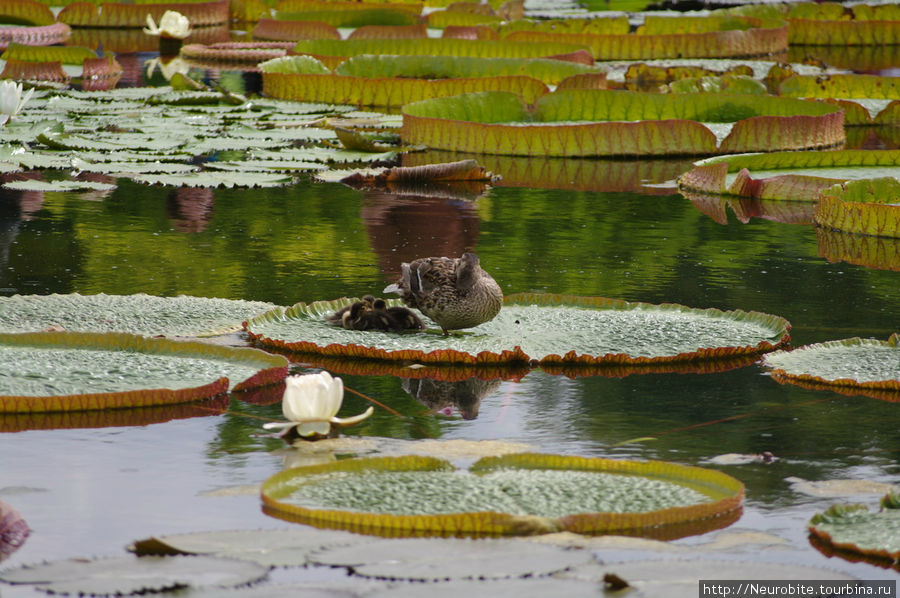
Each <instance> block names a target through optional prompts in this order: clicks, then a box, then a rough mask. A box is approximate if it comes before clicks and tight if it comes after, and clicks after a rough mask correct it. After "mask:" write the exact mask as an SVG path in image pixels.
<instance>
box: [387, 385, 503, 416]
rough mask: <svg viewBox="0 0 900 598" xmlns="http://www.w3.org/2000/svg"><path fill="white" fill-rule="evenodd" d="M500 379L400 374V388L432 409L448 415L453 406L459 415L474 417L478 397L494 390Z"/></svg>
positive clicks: (481, 397) (480, 397)
mask: <svg viewBox="0 0 900 598" xmlns="http://www.w3.org/2000/svg"><path fill="white" fill-rule="evenodd" d="M500 381H501V380H500V378H494V379H491V380H482V379H481V378H469V379H468V380H461V381H453V382H450V381H446V380H435V379H434V378H404V379H403V382H402V385H403V390H405V391H406V392H408V393H409V394H411V395H412V396H413V397H415V398H416V400H418V401H419V402H421V403H424V404H425V405H426V406H427V407H428V408H429V409H431V411H432V412H435V413H437V412H440V413H443V414H445V415H450V414H451V413H452V411H453V409H454V408H455V409H457V410H458V411H459V414H460V415H461V416H462V418H463V419H475V418H476V417H478V408H479V406H480V405H481V399H483V398H484V397H486V396H487V395H489V394H491V393H492V392H494V391H495V390H497V388H498V387H499V386H500Z"/></svg>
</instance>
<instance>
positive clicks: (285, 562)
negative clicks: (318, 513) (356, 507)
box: [128, 493, 365, 567]
mask: <svg viewBox="0 0 900 598" xmlns="http://www.w3.org/2000/svg"><path fill="white" fill-rule="evenodd" d="M254 494H255V493H254ZM350 542H353V543H357V544H358V543H365V540H363V542H360V538H359V536H355V535H352V534H350V533H346V534H344V533H342V532H335V531H322V530H318V529H315V528H309V527H303V528H296V527H295V528H291V529H277V530H276V529H269V530H265V529H259V530H244V531H222V532H198V533H191V534H174V535H167V536H154V537H152V538H146V539H143V540H137V541H136V542H134V543H133V544H132V545H131V546H129V547H128V550H130V551H131V552H133V553H135V554H137V555H139V556H147V555H157V556H163V555H166V556H172V555H208V556H218V557H223V558H229V559H237V560H241V561H252V562H254V563H257V564H259V565H262V566H264V567H299V566H302V565H306V564H307V563H308V556H309V554H310V553H312V552H314V551H317V550H321V549H322V548H324V547H327V546H333V545H339V544H346V543H350Z"/></svg>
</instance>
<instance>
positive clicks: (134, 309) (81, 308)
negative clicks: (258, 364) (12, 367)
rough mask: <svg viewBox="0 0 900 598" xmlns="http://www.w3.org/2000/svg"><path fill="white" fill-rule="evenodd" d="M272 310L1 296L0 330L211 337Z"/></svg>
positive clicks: (202, 301)
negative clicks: (56, 330) (50, 329)
mask: <svg viewBox="0 0 900 598" xmlns="http://www.w3.org/2000/svg"><path fill="white" fill-rule="evenodd" d="M273 307H274V305H272V304H271V303H266V302H263V301H239V300H231V299H217V298H208V297H189V296H186V295H180V296H178V297H156V296H153V295H144V294H137V295H106V294H103V293H99V294H96V295H80V294H78V293H73V294H70V295H55V294H54V295H12V296H10V297H0V331H2V332H38V331H41V330H46V329H47V328H50V327H51V326H60V327H62V328H64V329H65V330H69V331H81V332H130V333H133V334H143V335H147V336H156V335H166V336H215V335H219V334H225V333H228V332H233V331H235V330H239V329H240V327H241V324H240V323H241V322H242V321H244V320H246V319H247V318H249V317H252V316H254V315H259V314H262V313H264V312H266V311H267V310H270V309H272V308H273Z"/></svg>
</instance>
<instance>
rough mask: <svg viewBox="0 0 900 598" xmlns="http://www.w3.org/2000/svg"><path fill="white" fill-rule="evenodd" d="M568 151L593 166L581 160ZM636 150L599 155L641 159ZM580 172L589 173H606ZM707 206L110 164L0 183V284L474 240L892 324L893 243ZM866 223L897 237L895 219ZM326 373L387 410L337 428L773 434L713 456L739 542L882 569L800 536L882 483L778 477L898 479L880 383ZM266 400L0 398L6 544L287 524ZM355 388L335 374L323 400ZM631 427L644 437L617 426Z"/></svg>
mask: <svg viewBox="0 0 900 598" xmlns="http://www.w3.org/2000/svg"><path fill="white" fill-rule="evenodd" d="M569 162H571V163H572V164H569V165H568V166H572V167H573V168H575V169H580V170H581V171H590V170H591V169H594V168H597V166H598V164H599V163H600V162H601V161H596V162H592V161H589V160H588V161H582V163H581V164H577V165H574V163H575V162H577V161H569ZM680 163H682V164H683V163H684V160H681V161H680ZM573 165H574V166H573ZM634 166H635V163H634V162H622V163H621V164H618V165H617V164H616V163H610V164H604V168H597V171H600V172H615V171H617V170H619V169H622V170H638V171H639V170H640V169H634ZM540 168H541V167H540V165H535V166H534V171H535V172H540ZM674 170H675V171H678V167H676V168H674ZM501 174H502V173H501ZM590 182H592V183H593V184H594V188H598V189H599V188H604V187H603V183H604V181H603V180H594V181H590ZM654 182H659V181H654ZM503 184H504V183H502V182H501V185H503ZM509 184H511V183H509ZM792 207H793V208H796V209H798V210H800V211H802V210H803V209H807V210H808V209H809V208H808V207H806V208H804V207H803V206H792ZM722 209H723V210H725V211H724V212H721V213H719V217H718V221H717V220H714V219H713V218H711V217H710V216H708V215H707V214H706V213H705V212H704V211H701V209H699V208H698V206H697V205H695V204H694V203H692V202H691V201H689V200H688V199H686V198H685V197H682V196H681V195H679V194H677V193H674V192H670V193H668V194H667V193H665V192H662V193H661V192H660V190H659V189H656V190H654V193H653V194H652V195H650V194H647V195H644V194H639V193H634V192H625V191H612V192H601V191H584V190H581V191H574V190H565V189H562V190H561V189H538V188H533V187H515V186H509V187H504V186H498V187H495V188H493V189H491V190H490V191H489V192H488V193H487V194H486V195H484V196H482V197H480V198H478V199H476V200H474V201H467V200H456V199H439V198H433V197H431V198H429V197H421V196H419V197H410V196H405V197H400V196H392V195H389V194H384V193H374V192H372V193H363V192H358V191H354V190H351V189H349V188H346V187H344V186H341V185H337V184H321V183H320V184H316V183H310V182H302V183H300V184H297V185H295V186H291V187H286V188H276V189H266V190H259V189H251V190H219V189H217V190H197V189H177V190H175V189H172V188H163V187H149V186H141V185H138V184H135V183H133V182H130V181H127V180H120V181H119V183H118V188H117V189H116V190H114V191H113V192H111V193H109V194H106V195H102V194H97V193H83V194H75V193H50V192H47V193H36V192H25V193H23V192H12V191H9V190H3V189H0V293H2V294H3V295H12V294H17V293H18V294H49V293H74V292H78V293H82V294H92V293H101V292H102V293H108V294H132V293H149V294H154V295H162V296H172V295H178V294H188V295H197V296H207V297H222V298H230V299H245V300H255V301H269V302H274V303H276V304H280V305H291V304H293V303H295V302H298V301H305V302H310V301H315V300H320V299H334V298H338V297H342V296H360V295H363V294H366V293H374V294H379V293H380V291H381V289H382V288H383V287H384V286H385V285H386V284H387V283H388V282H391V281H393V279H394V278H395V276H396V273H397V272H399V267H400V263H401V262H402V261H405V260H410V259H413V258H415V257H421V256H427V255H454V256H455V255H459V254H460V253H462V252H463V251H464V250H474V251H476V252H477V253H478V254H479V255H480V257H481V260H482V265H483V266H484V267H485V269H487V270H488V271H489V272H491V273H492V274H493V276H494V277H495V278H496V279H497V281H498V282H499V283H500V285H501V286H502V288H503V290H504V292H505V293H516V292H541V293H563V294H573V295H584V296H604V297H611V298H617V299H624V300H629V301H643V302H650V303H664V302H671V303H679V304H683V305H686V306H690V307H697V308H709V307H715V308H719V309H722V310H731V309H740V310H745V311H761V312H766V313H771V314H775V315H778V316H782V317H784V318H787V319H788V320H789V321H790V322H791V324H792V326H793V328H792V332H791V335H792V342H793V344H794V345H795V346H799V345H803V344H807V343H812V342H821V341H826V340H834V339H841V338H848V337H853V336H861V337H872V338H877V339H882V340H884V339H886V338H887V337H888V336H889V335H890V334H891V333H892V332H895V331H898V330H900V293H898V288H900V272H898V271H896V270H891V269H890V268H891V267H896V266H891V264H889V263H888V264H877V263H876V264H872V265H870V266H863V265H856V264H855V263H851V262H853V261H859V260H858V259H854V257H853V256H852V255H848V256H846V257H845V259H846V260H847V261H840V260H838V261H833V260H835V259H837V258H835V256H834V255H833V254H831V253H829V252H828V251H826V249H825V248H827V247H832V246H833V243H832V241H833V240H829V239H827V238H825V237H824V236H823V232H822V231H817V230H816V229H815V228H814V227H813V226H811V225H810V224H788V223H781V222H777V221H774V220H769V219H765V218H759V217H753V218H750V219H749V220H748V221H747V222H742V221H740V220H738V219H737V218H735V215H734V213H733V212H732V211H731V209H730V208H727V209H726V208H724V207H723V208H722ZM707 211H708V210H707ZM760 213H761V212H760ZM722 214H727V216H726V218H727V220H723V218H722V217H721V215H722ZM803 219H804V216H803V215H802V214H801V216H800V217H799V220H803ZM807 221H808V220H807ZM845 241H846V240H845ZM846 242H847V243H848V244H850V243H851V242H852V240H850V241H846ZM884 245H885V246H889V249H892V250H893V251H894V252H896V251H897V242H896V241H890V240H884ZM887 253H888V254H890V252H887ZM228 342H233V343H240V342H243V341H242V339H241V338H239V337H233V338H231V339H229V340H228ZM294 369H295V371H297V372H300V371H303V368H302V364H297V365H296V366H295V367H294ZM337 373H338V374H339V375H341V376H342V377H343V378H344V381H345V384H346V386H347V387H349V388H352V389H354V390H356V391H359V392H361V393H364V394H366V395H368V396H370V397H373V398H375V399H377V400H378V401H380V402H383V403H385V404H386V405H388V406H390V407H391V408H392V409H394V410H396V411H397V412H399V413H400V414H401V415H400V416H397V415H394V414H391V413H389V412H387V411H385V410H383V409H376V414H375V415H374V416H373V417H372V418H370V419H369V420H367V421H365V422H364V423H362V424H359V425H357V426H354V427H352V428H349V429H348V430H347V434H349V435H359V436H372V437H386V438H392V439H404V440H417V439H468V440H486V439H503V440H508V441H515V442H522V443H527V444H530V445H532V446H533V447H534V449H535V450H539V451H546V452H556V453H563V454H578V455H587V456H607V457H609V456H611V457H620V458H634V459H664V460H669V461H674V462H678V463H684V464H699V465H703V464H704V463H705V462H706V461H707V460H709V459H711V458H713V457H715V456H717V455H721V454H725V453H742V454H757V453H762V452H763V451H769V452H771V453H773V454H774V455H775V457H777V459H776V460H775V461H774V462H772V463H769V464H763V463H760V462H754V463H750V464H745V465H710V466H711V467H716V468H718V469H721V470H723V471H726V472H727V473H729V474H731V475H733V476H735V477H737V478H739V479H740V480H741V481H743V482H744V483H745V484H746V486H747V500H746V503H745V509H744V513H743V515H742V517H741V518H740V519H739V520H738V521H737V522H736V523H735V524H733V525H732V526H731V528H730V529H729V530H725V531H735V530H741V531H746V530H751V531H756V532H764V533H767V534H770V535H771V539H772V543H773V545H775V546H776V548H773V549H772V550H773V551H772V552H769V553H767V554H760V553H759V552H758V551H757V550H751V551H747V552H746V553H745V554H744V555H743V556H744V558H747V559H769V560H778V561H780V562H789V563H790V562H794V563H804V564H810V565H816V566H822V567H827V568H831V569H836V570H840V571H845V572H849V573H851V574H853V575H857V576H859V577H862V578H885V577H887V578H893V577H894V576H895V573H894V572H891V571H888V570H884V569H880V568H878V567H875V566H873V565H867V564H861V563H856V564H854V563H850V562H848V561H844V560H839V559H828V558H826V557H825V556H823V555H821V554H820V553H819V552H818V551H816V550H815V549H814V548H812V547H811V546H810V544H809V542H808V540H807V534H806V522H807V521H808V519H809V518H810V516H811V515H812V514H813V513H815V512H816V511H821V510H823V509H825V508H826V507H827V506H828V505H829V504H831V503H832V502H836V501H844V502H865V503H867V504H869V505H874V504H876V502H877V500H878V498H879V496H878V495H874V494H870V495H863V496H857V497H850V498H834V499H832V498H817V497H813V496H809V495H806V494H802V493H799V492H797V491H795V490H794V489H793V488H792V486H791V484H790V483H789V481H787V480H786V478H789V477H796V478H803V479H806V480H812V481H824V480H830V479H843V478H850V479H855V480H868V481H877V482H887V483H894V484H896V483H898V482H900V466H898V460H900V426H898V423H900V415H898V409H900V405H898V404H897V403H891V402H888V401H885V400H878V399H874V398H868V397H865V396H845V395H842V394H838V393H836V392H832V391H814V390H805V389H801V388H798V387H794V386H788V385H780V384H778V383H776V382H774V381H773V380H771V379H770V378H769V377H768V376H767V375H766V373H765V372H764V371H763V370H762V369H761V368H760V367H759V366H758V365H755V364H753V365H749V366H746V367H742V368H737V369H731V370H728V371H722V372H716V373H669V374H661V373H635V374H631V375H621V373H620V374H619V375H610V376H604V375H582V376H577V377H574V378H570V377H566V376H563V375H551V374H549V373H545V372H542V371H533V372H530V373H528V374H527V375H525V376H523V377H521V378H519V379H509V380H499V379H498V380H496V381H482V382H479V381H475V382H470V383H468V385H466V384H464V383H458V385H457V388H455V389H454V388H448V387H447V386H446V384H440V383H432V384H423V383H422V382H419V381H414V380H408V379H401V378H398V377H394V376H357V375H350V374H344V373H340V372H337ZM416 397H418V398H416ZM454 397H455V398H454ZM279 400H280V396H278V395H277V394H274V395H272V394H270V396H268V397H264V398H263V400H262V401H261V403H267V404H248V403H245V402H240V401H237V400H232V401H231V404H230V407H229V411H228V413H226V414H224V415H220V414H214V413H210V412H208V411H204V410H203V409H202V408H191V409H185V410H182V411H178V412H177V413H172V412H166V411H157V412H154V411H153V410H144V411H141V412H125V413H117V414H104V415H98V414H67V415H58V416H53V415H50V416H26V417H22V416H16V417H11V416H5V417H4V416H0V431H2V432H4V433H2V434H0V455H2V458H0V500H3V501H6V502H8V503H9V504H11V505H12V506H14V507H15V508H16V509H18V510H19V511H20V512H21V514H22V515H23V516H24V517H25V519H26V520H27V521H28V523H29V524H30V525H31V527H32V528H33V530H34V531H33V533H32V536H31V537H30V538H29V539H28V541H27V542H26V544H25V545H24V547H23V548H21V549H20V550H19V551H18V552H16V553H14V554H13V556H12V557H11V558H10V559H9V560H8V561H6V562H4V566H16V565H19V564H25V563H31V562H35V561H41V560H44V559H55V558H60V557H67V556H93V555H111V554H121V553H122V548H123V547H124V546H125V545H127V544H128V543H130V542H131V541H133V540H136V539H139V538H144V537H147V536H150V535H160V534H167V533H181V532H189V531H204V530H227V529H252V528H257V527H281V526H283V525H285V524H284V523H282V522H281V521H278V520H275V519H272V518H270V517H267V516H266V515H264V514H263V513H262V512H261V510H260V501H259V498H258V485H259V484H260V483H261V482H262V481H263V480H264V479H266V478H267V477H268V476H269V475H271V474H273V473H275V472H277V471H279V470H281V468H282V467H283V466H284V465H285V464H296V463H297V460H296V459H297V458H296V456H295V455H292V454H291V451H285V450H283V449H284V443H283V442H282V441H281V440H279V439H276V438H271V437H266V436H263V435H262V429H261V425H262V423H263V422H265V421H270V420H272V419H280V418H281V413H280V404H279ZM367 406H368V403H367V402H366V401H365V400H364V399H362V398H360V397H359V396H357V395H355V394H350V393H348V394H347V396H346V398H345V402H344V408H343V410H342V412H341V414H342V415H348V414H355V413H359V412H361V411H363V410H364V409H365V408H366V407H367ZM173 417H174V418H175V419H172V418H173ZM645 437H652V439H650V440H642V441H640V442H627V441H629V440H633V439H636V438H645ZM721 533H724V532H713V533H711V534H707V535H706V536H703V537H695V538H685V539H682V540H677V541H675V542H676V544H683V545H693V544H698V543H701V542H707V541H710V540H711V539H712V538H714V537H715V536H716V534H721ZM0 592H2V593H3V595H4V596H7V595H13V594H12V592H16V593H24V592H25V590H22V589H15V588H13V589H10V588H7V587H3V588H2V589H0ZM8 593H9V594H8ZM28 595H31V594H30V592H29V593H28Z"/></svg>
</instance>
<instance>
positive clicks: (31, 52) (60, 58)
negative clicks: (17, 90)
mask: <svg viewBox="0 0 900 598" xmlns="http://www.w3.org/2000/svg"><path fill="white" fill-rule="evenodd" d="M89 58H90V59H94V58H97V53H96V52H94V51H93V50H91V49H90V48H83V47H78V46H26V45H24V44H17V43H12V44H9V46H7V48H6V50H5V51H4V52H3V54H2V55H0V59H3V60H19V61H22V62H60V63H63V64H82V63H83V62H84V61H85V60H86V59H89Z"/></svg>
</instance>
